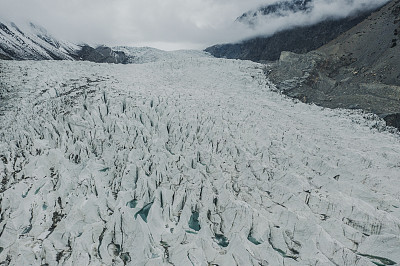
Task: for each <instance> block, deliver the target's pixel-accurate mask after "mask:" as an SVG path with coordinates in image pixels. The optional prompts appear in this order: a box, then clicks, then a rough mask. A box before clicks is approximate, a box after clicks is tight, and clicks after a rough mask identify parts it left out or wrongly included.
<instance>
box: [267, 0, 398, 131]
mask: <svg viewBox="0 0 400 266" xmlns="http://www.w3.org/2000/svg"><path fill="white" fill-rule="evenodd" d="M399 31H400V0H393V1H391V2H389V3H388V4H386V5H385V6H384V7H382V8H381V9H380V10H378V11H377V12H375V13H373V14H372V15H371V16H369V17H368V18H367V19H366V20H364V21H362V22H361V23H360V24H358V25H357V26H355V27H353V28H352V29H350V30H349V31H347V32H346V33H344V34H342V35H340V36H339V37H338V38H336V39H334V40H333V41H331V42H330V43H328V44H326V45H324V46H322V47H320V48H319V49H317V50H316V51H312V52H309V53H306V54H295V53H291V52H282V54H281V56H280V59H279V61H278V62H276V63H273V64H272V67H271V70H270V72H269V75H268V77H269V78H270V79H271V81H272V82H274V83H275V84H277V87H278V89H279V90H281V91H282V92H283V93H285V94H286V95H288V96H291V97H295V98H298V99H300V100H301V101H303V102H307V103H315V104H318V105H321V106H324V107H329V108H350V109H363V110H365V111H367V112H372V113H375V114H377V115H379V116H380V117H382V118H383V119H385V120H386V122H387V124H388V125H390V126H393V127H396V128H398V129H400V72H399V69H400V46H399V45H398V44H400V38H399V34H398V33H399Z"/></svg>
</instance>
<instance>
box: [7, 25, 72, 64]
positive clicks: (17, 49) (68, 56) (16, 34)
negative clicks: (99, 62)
mask: <svg viewBox="0 0 400 266" xmlns="http://www.w3.org/2000/svg"><path fill="white" fill-rule="evenodd" d="M78 49H79V47H78V46H76V45H74V44H71V43H68V42H64V41H60V40H57V39H56V38H54V37H53V36H52V35H51V34H49V33H48V32H47V30H46V29H44V28H43V27H40V26H38V25H35V24H33V23H29V24H28V25H24V28H23V29H22V28H19V27H18V26H17V25H16V24H15V23H12V22H10V23H7V22H2V21H0V58H1V59H17V60H26V59H31V60H43V59H56V60H73V58H74V56H76V51H77V50H78Z"/></svg>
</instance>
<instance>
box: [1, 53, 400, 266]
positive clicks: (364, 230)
mask: <svg viewBox="0 0 400 266" xmlns="http://www.w3.org/2000/svg"><path fill="white" fill-rule="evenodd" d="M157 56H161V55H157ZM0 64H1V69H2V71H1V74H0V75H1V79H0V80H1V82H2V86H1V88H2V89H4V90H6V91H7V92H8V94H7V95H8V98H7V100H4V101H2V102H1V106H0V107H1V108H2V109H1V116H0V123H1V125H2V126H1V128H0V180H1V184H0V193H1V194H0V204H1V208H0V263H2V264H5V265H8V264H10V265H46V264H47V265H57V264H66V265H72V264H73V265H167V264H173V265H360V266H361V265H362V266H364V265H376V264H378V265H394V264H396V263H399V262H400V238H399V235H400V195H399V191H398V188H399V187H400V176H399V172H400V171H399V170H400V157H399V154H400V139H399V136H398V135H396V134H393V133H390V132H389V131H387V130H386V128H385V127H384V122H383V121H381V120H379V119H378V118H377V117H374V116H372V115H364V114H362V113H361V112H358V111H346V110H328V109H322V108H320V107H317V106H315V105H306V104H303V103H301V102H298V101H293V100H291V99H288V98H285V97H284V96H282V95H280V94H279V93H277V92H276V88H275V87H274V85H272V84H270V83H269V82H268V81H267V80H266V79H265V73H264V71H265V66H264V65H261V64H257V63H253V62H250V61H234V60H225V59H216V58H210V57H209V56H207V55H206V54H202V53H199V52H175V53H171V54H168V56H165V57H159V59H158V60H155V61H154V60H153V61H152V62H146V63H144V64H130V65H108V64H94V63H91V62H69V61H60V62H58V61H39V62H24V61H21V62H19V61H0Z"/></svg>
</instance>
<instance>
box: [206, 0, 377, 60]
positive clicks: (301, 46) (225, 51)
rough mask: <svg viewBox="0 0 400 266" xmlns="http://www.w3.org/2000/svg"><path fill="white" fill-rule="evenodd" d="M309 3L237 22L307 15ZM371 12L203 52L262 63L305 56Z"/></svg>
mask: <svg viewBox="0 0 400 266" xmlns="http://www.w3.org/2000/svg"><path fill="white" fill-rule="evenodd" d="M311 4H312V1H304V0H295V1H283V2H278V3H276V4H273V5H269V6H266V7H262V8H260V9H259V10H257V11H250V12H247V13H245V14H243V15H242V16H241V17H239V18H238V19H237V20H238V21H240V22H242V23H246V24H250V25H251V24H253V21H254V20H257V19H259V17H260V16H265V17H266V18H263V19H271V20H273V19H274V17H277V16H278V17H279V16H287V15H288V14H293V13H297V12H304V13H307V12H310V10H311V9H312V5H311ZM371 12H372V10H364V11H357V12H355V13H353V14H351V15H349V16H348V17H345V18H333V17H332V18H329V17H328V18H327V19H326V20H323V21H321V22H319V23H316V24H311V25H307V26H295V27H292V28H289V29H286V30H282V31H278V32H277V33H275V34H273V35H272V36H267V37H263V36H260V37H256V38H253V39H249V40H245V41H242V42H239V43H233V44H218V45H214V46H211V47H208V48H206V49H205V51H207V52H209V53H210V54H212V55H213V56H215V57H219V58H231V59H243V60H252V61H255V62H265V61H274V60H278V59H279V56H280V53H281V52H282V51H291V52H295V53H306V52H309V51H312V50H315V49H317V48H319V47H321V46H322V45H324V44H326V43H328V42H329V41H331V40H333V39H335V38H336V37H338V36H339V35H340V34H342V33H344V32H346V31H347V30H349V29H351V28H352V27H354V26H355V25H357V24H358V23H360V22H361V21H363V20H364V19H365V18H367V17H368V16H369V15H370V14H371Z"/></svg>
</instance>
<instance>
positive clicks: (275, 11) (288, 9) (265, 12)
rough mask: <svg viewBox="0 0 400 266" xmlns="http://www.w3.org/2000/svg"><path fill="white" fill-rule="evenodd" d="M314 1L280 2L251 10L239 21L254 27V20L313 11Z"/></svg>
mask: <svg viewBox="0 0 400 266" xmlns="http://www.w3.org/2000/svg"><path fill="white" fill-rule="evenodd" d="M311 3H312V0H288V1H280V2H276V3H273V4H270V5H266V6H262V7H260V8H258V9H257V10H255V11H254V10H250V11H248V12H246V13H244V14H243V15H241V16H240V17H238V18H237V21H239V22H242V23H247V24H250V25H253V24H254V23H255V21H254V20H257V19H258V18H259V17H262V16H275V17H277V16H278V17H284V16H287V15H289V14H294V13H298V12H308V11H310V10H311V9H312V5H311Z"/></svg>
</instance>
